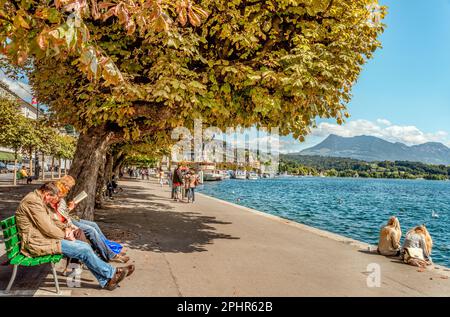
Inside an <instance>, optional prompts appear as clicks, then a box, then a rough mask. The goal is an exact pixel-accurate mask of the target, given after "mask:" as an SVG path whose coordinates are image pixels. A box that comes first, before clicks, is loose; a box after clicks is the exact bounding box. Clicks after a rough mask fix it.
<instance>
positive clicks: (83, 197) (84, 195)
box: [73, 190, 88, 204]
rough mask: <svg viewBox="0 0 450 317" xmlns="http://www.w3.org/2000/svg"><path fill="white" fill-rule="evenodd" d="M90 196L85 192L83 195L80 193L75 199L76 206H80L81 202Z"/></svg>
mask: <svg viewBox="0 0 450 317" xmlns="http://www.w3.org/2000/svg"><path fill="white" fill-rule="evenodd" d="M87 196H88V194H86V192H85V191H84V190H83V191H82V192H81V193H79V194H78V195H76V196H75V197H74V199H73V202H74V203H75V204H79V203H80V201H82V200H83V199H85V198H86V197H87Z"/></svg>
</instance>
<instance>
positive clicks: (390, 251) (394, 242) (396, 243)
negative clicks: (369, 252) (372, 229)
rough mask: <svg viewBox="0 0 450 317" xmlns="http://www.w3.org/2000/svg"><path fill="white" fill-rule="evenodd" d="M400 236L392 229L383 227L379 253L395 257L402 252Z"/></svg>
mask: <svg viewBox="0 0 450 317" xmlns="http://www.w3.org/2000/svg"><path fill="white" fill-rule="evenodd" d="M399 235H400V234H399V233H398V232H397V231H396V230H395V229H394V228H391V227H388V226H386V227H383V229H381V231H380V241H379V242H378V251H379V252H380V253H381V254H382V255H387V256H390V255H395V254H396V253H397V252H398V251H399V250H400V236H399Z"/></svg>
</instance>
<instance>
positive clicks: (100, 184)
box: [95, 154, 111, 208]
mask: <svg viewBox="0 0 450 317" xmlns="http://www.w3.org/2000/svg"><path fill="white" fill-rule="evenodd" d="M110 157H111V155H110V154H106V155H105V157H104V159H103V160H102V164H101V165H100V168H99V169H98V176H97V189H96V192H95V208H103V189H104V187H105V185H106V182H107V181H108V176H107V169H108V167H107V166H108V164H109V161H110V160H111V159H110Z"/></svg>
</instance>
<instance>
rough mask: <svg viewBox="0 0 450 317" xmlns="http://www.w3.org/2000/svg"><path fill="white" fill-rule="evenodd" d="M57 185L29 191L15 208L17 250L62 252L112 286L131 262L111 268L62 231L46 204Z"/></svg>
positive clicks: (129, 268) (53, 196) (105, 285)
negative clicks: (19, 240)
mask: <svg viewBox="0 0 450 317" xmlns="http://www.w3.org/2000/svg"><path fill="white" fill-rule="evenodd" d="M58 199H59V198H58V188H57V187H56V186H55V185H54V184H52V183H46V184H44V185H42V186H41V187H40V188H39V189H37V190H35V191H33V192H31V193H29V194H28V195H26V196H25V198H24V199H22V201H21V202H20V205H19V208H18V209H17V211H16V221H17V227H18V228H19V235H20V237H21V253H22V254H23V255H25V256H43V255H49V254H63V255H64V256H67V257H69V258H74V259H78V260H80V261H81V262H83V263H84V264H85V265H86V266H87V267H88V268H89V270H90V271H91V272H92V274H93V275H94V276H95V277H96V278H97V280H98V282H99V284H100V286H101V287H102V288H105V289H108V290H113V289H115V288H116V287H117V285H118V284H119V283H120V282H121V281H122V280H123V279H124V278H125V277H126V276H129V275H131V274H132V273H133V272H134V265H128V266H125V267H119V268H114V267H113V266H111V265H110V264H108V263H105V262H103V261H102V260H101V259H100V258H99V257H98V256H97V255H96V254H95V252H94V251H93V250H92V248H91V246H90V245H89V244H87V243H85V242H83V241H78V240H75V238H74V236H73V232H72V231H70V230H68V231H67V232H64V231H63V230H62V229H61V228H59V227H58V226H57V225H56V224H55V223H54V221H53V220H52V218H51V215H52V211H51V210H50V208H49V207H48V205H49V204H51V203H54V202H55V201H56V200H58Z"/></svg>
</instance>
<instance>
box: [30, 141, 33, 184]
mask: <svg viewBox="0 0 450 317" xmlns="http://www.w3.org/2000/svg"><path fill="white" fill-rule="evenodd" d="M32 175H33V149H32V148H30V177H31V176H32Z"/></svg>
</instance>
